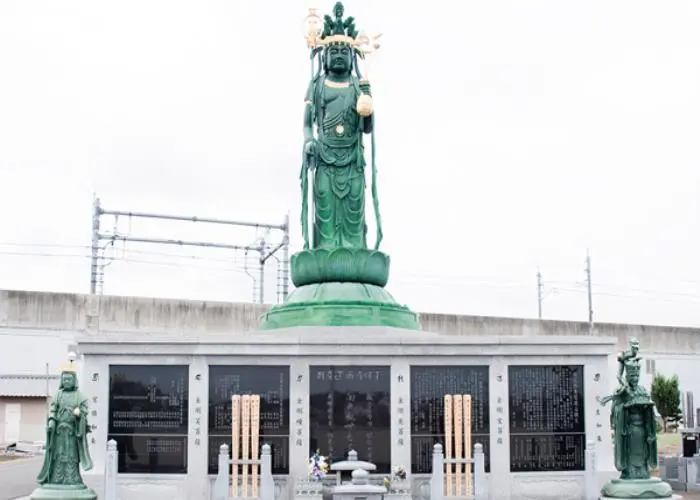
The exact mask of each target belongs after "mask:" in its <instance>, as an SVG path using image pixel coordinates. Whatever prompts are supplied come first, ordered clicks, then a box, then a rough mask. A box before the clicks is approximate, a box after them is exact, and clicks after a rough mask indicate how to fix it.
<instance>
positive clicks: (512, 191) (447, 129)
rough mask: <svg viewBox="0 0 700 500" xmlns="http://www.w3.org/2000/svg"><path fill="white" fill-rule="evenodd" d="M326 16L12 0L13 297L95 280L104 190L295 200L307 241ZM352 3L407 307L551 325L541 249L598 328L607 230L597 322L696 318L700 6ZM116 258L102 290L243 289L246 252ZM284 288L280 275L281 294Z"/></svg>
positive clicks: (389, 238)
mask: <svg viewBox="0 0 700 500" xmlns="http://www.w3.org/2000/svg"><path fill="white" fill-rule="evenodd" d="M310 6H316V7H319V8H320V9H321V10H322V11H323V13H325V12H328V11H330V9H331V8H332V6H333V2H332V1H331V0H324V1H323V2H319V3H316V4H315V5H313V4H307V2H306V1H303V2H302V1H300V0H293V1H289V0H286V1H282V0H275V1H266V2H264V1H253V0H224V1H202V0H191V1H180V0H120V1H110V2H107V1H94V0H82V1H78V0H61V1H56V0H43V1H40V0H3V1H2V2H0V210H2V216H1V217H0V287H1V288H6V289H35V290H56V291H69V292H87V291H88V289H89V260H88V259H87V258H86V256H87V255H88V245H89V244H90V225H91V203H92V193H93V192H95V193H97V195H98V196H100V198H101V199H102V203H103V206H104V207H105V208H107V209H114V210H130V211H151V212H159V213H171V214H181V215H199V216H211V217H219V218H227V219H235V220H250V221H259V222H273V223H280V222H282V220H283V218H284V215H285V213H287V212H288V211H289V212H290V214H291V220H292V222H293V229H292V235H293V246H294V248H295V249H296V248H298V247H299V243H300V237H299V232H300V231H299V224H298V219H299V210H298V205H299V200H300V197H299V187H298V174H299V163H300V158H301V148H302V134H301V126H302V110H303V102H302V101H303V96H304V93H305V90H306V86H307V84H308V75H309V63H308V55H307V52H306V47H305V44H304V41H303V38H302V34H301V21H302V19H303V17H304V16H305V15H306V9H307V7H310ZM346 12H347V13H348V14H350V15H353V16H355V17H356V19H357V25H358V28H360V29H363V28H365V29H368V30H370V31H381V32H383V34H384V36H383V43H384V45H383V47H382V51H381V55H380V56H379V58H378V59H377V61H376V64H375V66H374V69H373V73H374V74H373V77H372V80H373V93H374V97H375V107H376V110H377V141H378V142H377V155H378V165H379V172H380V177H379V193H380V201H381V207H382V216H383V220H384V226H385V229H384V233H385V240H384V242H385V243H384V245H383V250H385V251H387V252H388V253H390V254H391V255H392V259H393V260H392V266H393V268H392V277H391V280H390V285H389V289H390V290H391V292H392V293H393V294H394V296H395V297H396V298H397V299H398V300H399V301H400V302H403V303H406V304H408V305H410V306H411V307H412V308H413V309H415V310H419V311H441V312H455V313H463V314H483V315H503V316H536V314H537V300H536V297H537V295H536V287H535V273H536V269H537V266H538V265H539V266H540V267H541V270H542V275H543V280H544V282H545V285H546V288H545V293H546V294H547V298H546V299H545V301H544V316H545V317H548V318H567V319H581V320H585V319H586V318H587V309H588V306H587V302H586V293H585V287H584V286H583V285H582V283H583V281H584V272H583V269H584V265H585V249H586V246H590V248H591V254H592V260H593V282H594V309H595V312H596V319H597V320H598V321H620V322H635V323H664V324H688V325H700V258H699V256H700V236H699V235H698V231H697V228H698V218H699V217H698V214H699V211H700V197H699V196H698V195H699V194H700V168H698V166H699V159H698V148H697V145H698V137H700V30H698V26H700V2H696V1H690V0H689V1H672V2H669V1H662V0H659V1H646V0H630V1H620V0H618V1H615V2H610V1H609V0H585V1H584V0H581V1H544V0H541V1H524V0H517V1H493V0H489V1H456V0H454V1H447V0H433V1H431V2H429V3H426V2H394V1H383V2H377V1H369V0H349V1H347V2H346ZM369 219H370V220H373V218H372V216H371V215H370V216H369ZM102 222H103V228H104V229H106V230H107V229H110V230H111V229H112V227H113V221H112V220H110V219H109V218H107V217H105V218H103V221H102ZM118 230H119V232H121V233H122V234H131V235H132V236H145V237H163V238H166V237H171V238H176V239H195V240H196V239H199V240H205V241H216V242H222V243H231V244H240V245H245V244H248V243H251V242H252V241H253V240H254V239H255V238H256V234H255V231H251V230H233V229H230V228H221V227H214V228H207V227H202V226H198V225H195V224H189V223H180V224H175V223H164V222H159V223H145V222H142V221H137V220H132V221H128V220H125V219H120V220H119V226H118ZM370 234H373V231H372V230H371V231H370ZM28 254H34V255H28ZM164 254H174V255H178V256H179V257H168V256H167V255H164ZM108 255H113V256H116V257H120V258H121V259H122V260H118V261H114V262H113V263H112V264H111V265H110V266H108V267H107V268H106V270H105V284H104V293H108V294H128V295H155V296H167V297H188V298H199V299H217V300H239V301H246V300H250V299H251V295H252V286H251V280H250V278H248V277H247V276H246V275H245V273H244V272H243V271H242V267H243V262H244V260H245V258H244V256H243V255H242V254H238V255H235V254H234V253H232V252H227V251H213V250H212V251H204V250H202V249H191V248H185V249H179V248H167V247H163V246H153V245H138V244H128V245H127V246H126V247H125V246H123V245H118V246H117V248H116V249H115V250H114V251H110V253H108ZM274 280H275V276H274V269H273V268H270V269H269V273H268V282H267V285H268V287H267V288H268V291H269V293H268V294H267V296H266V299H267V300H268V301H274V300H275V290H274V288H275V283H274Z"/></svg>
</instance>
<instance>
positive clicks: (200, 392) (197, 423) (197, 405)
mask: <svg viewBox="0 0 700 500" xmlns="http://www.w3.org/2000/svg"><path fill="white" fill-rule="evenodd" d="M208 409H209V366H208V364H207V359H206V357H204V356H193V357H192V362H191V364H190V376H189V408H188V417H189V425H188V439H187V493H188V494H187V498H209V476H208V474H209V471H208V468H209V455H208V453H207V450H208V447H209V443H208V439H207V436H208V434H209V432H208V429H209V411H208Z"/></svg>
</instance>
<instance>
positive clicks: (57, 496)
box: [29, 484, 97, 500]
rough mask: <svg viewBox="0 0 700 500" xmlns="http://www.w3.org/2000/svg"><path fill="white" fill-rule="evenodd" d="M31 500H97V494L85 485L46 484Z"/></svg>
mask: <svg viewBox="0 0 700 500" xmlns="http://www.w3.org/2000/svg"><path fill="white" fill-rule="evenodd" d="M29 498H30V500H97V493H95V492H94V491H92V490H91V489H89V488H88V487H87V486H85V485H84V484H79V485H70V486H67V485H63V484H45V485H44V486H41V487H40V488H37V489H36V490H34V493H32V494H31V495H30V496H29Z"/></svg>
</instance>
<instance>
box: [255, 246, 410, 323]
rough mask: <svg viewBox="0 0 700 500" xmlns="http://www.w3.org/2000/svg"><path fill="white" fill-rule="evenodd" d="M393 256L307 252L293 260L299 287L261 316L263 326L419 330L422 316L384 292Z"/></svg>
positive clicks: (372, 252)
mask: <svg viewBox="0 0 700 500" xmlns="http://www.w3.org/2000/svg"><path fill="white" fill-rule="evenodd" d="M389 263H390V259H389V256H388V255H386V254H384V253H382V252H379V251H376V250H369V249H363V248H361V249H350V248H337V249H332V250H325V249H318V250H303V251H301V252H299V253H297V254H295V255H293V256H292V258H291V271H292V282H293V283H294V286H296V287H297V288H296V290H294V291H293V292H292V293H291V294H290V295H289V297H288V298H287V301H286V302H285V303H284V304H280V305H278V306H275V307H273V308H272V309H270V310H269V311H268V312H267V313H266V314H264V315H263V317H262V322H261V325H260V328H261V329H262V330H272V329H276V328H290V327H295V326H388V327H395V328H405V329H408V330H419V329H420V323H419V321H418V315H417V314H416V313H414V312H412V311H411V310H410V309H408V307H406V306H403V305H400V304H398V303H397V302H396V301H395V300H394V298H393V297H392V296H391V294H390V293H389V292H387V291H386V290H385V289H384V285H386V283H387V281H388V279H389Z"/></svg>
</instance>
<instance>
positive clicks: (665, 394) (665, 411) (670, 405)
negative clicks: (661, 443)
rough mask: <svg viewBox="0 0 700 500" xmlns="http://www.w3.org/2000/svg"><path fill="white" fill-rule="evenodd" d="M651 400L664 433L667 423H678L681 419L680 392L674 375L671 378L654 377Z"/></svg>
mask: <svg viewBox="0 0 700 500" xmlns="http://www.w3.org/2000/svg"><path fill="white" fill-rule="evenodd" d="M651 399H652V401H654V405H656V411H658V412H659V415H661V418H662V420H663V423H664V432H666V427H667V425H668V423H669V422H679V421H680V420H681V419H682V418H683V413H682V412H681V390H680V387H679V385H678V377H677V376H676V375H674V376H673V377H664V376H663V375H654V379H653V380H652V382H651Z"/></svg>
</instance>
